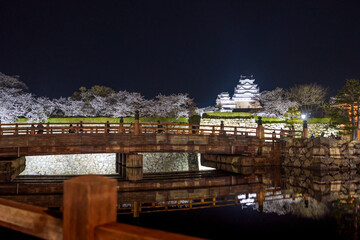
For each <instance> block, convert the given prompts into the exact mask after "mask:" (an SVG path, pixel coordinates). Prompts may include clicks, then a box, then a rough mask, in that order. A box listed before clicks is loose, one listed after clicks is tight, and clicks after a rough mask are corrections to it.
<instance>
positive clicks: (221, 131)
mask: <svg viewBox="0 0 360 240" xmlns="http://www.w3.org/2000/svg"><path fill="white" fill-rule="evenodd" d="M225 134H226V133H225V131H224V121H221V123H220V133H219V135H225Z"/></svg>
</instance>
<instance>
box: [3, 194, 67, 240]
mask: <svg viewBox="0 0 360 240" xmlns="http://www.w3.org/2000/svg"><path fill="white" fill-rule="evenodd" d="M0 225H1V226H3V227H6V228H10V229H13V230H16V231H19V232H23V233H26V234H29V235H32V236H36V237H39V238H44V239H52V240H60V239H63V228H62V220H61V219H59V218H56V217H54V216H52V215H50V214H49V213H47V209H46V208H41V207H37V206H32V205H29V204H24V203H19V202H15V201H11V200H7V199H1V198H0Z"/></svg>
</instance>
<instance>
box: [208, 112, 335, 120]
mask: <svg viewBox="0 0 360 240" xmlns="http://www.w3.org/2000/svg"><path fill="white" fill-rule="evenodd" d="M203 118H215V119H216V118H218V119H219V118H225V119H226V118H227V119H236V118H254V119H255V120H256V121H257V120H258V119H259V117H258V116H254V115H253V114H252V113H244V112H213V113H205V114H204V115H203ZM262 121H263V123H302V120H300V119H297V120H292V121H290V120H286V119H281V118H268V117H263V118H262ZM307 121H308V123H329V122H330V119H329V118H309V119H307Z"/></svg>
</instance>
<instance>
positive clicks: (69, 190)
mask: <svg viewBox="0 0 360 240" xmlns="http://www.w3.org/2000/svg"><path fill="white" fill-rule="evenodd" d="M116 187H117V182H116V180H115V179H109V178H105V177H101V176H96V175H87V176H81V177H76V178H72V179H70V180H67V181H65V182H64V212H63V239H64V240H65V239H66V240H93V239H94V236H95V227H96V226H98V225H103V224H106V223H112V222H116V217H117V214H116V205H117V190H116Z"/></svg>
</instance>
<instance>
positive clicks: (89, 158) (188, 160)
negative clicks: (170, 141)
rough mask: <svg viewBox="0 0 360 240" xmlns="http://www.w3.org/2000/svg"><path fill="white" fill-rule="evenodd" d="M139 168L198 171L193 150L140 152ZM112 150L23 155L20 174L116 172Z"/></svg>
mask: <svg viewBox="0 0 360 240" xmlns="http://www.w3.org/2000/svg"><path fill="white" fill-rule="evenodd" d="M142 154H143V164H144V165H143V172H144V173H155V172H176V171H189V170H190V171H198V170H199V166H198V156H197V154H188V153H142ZM115 158H116V156H115V154H69V155H46V156H30V157H26V164H25V165H26V167H25V170H24V171H23V172H22V173H21V174H20V175H82V174H116V169H115Z"/></svg>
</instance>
